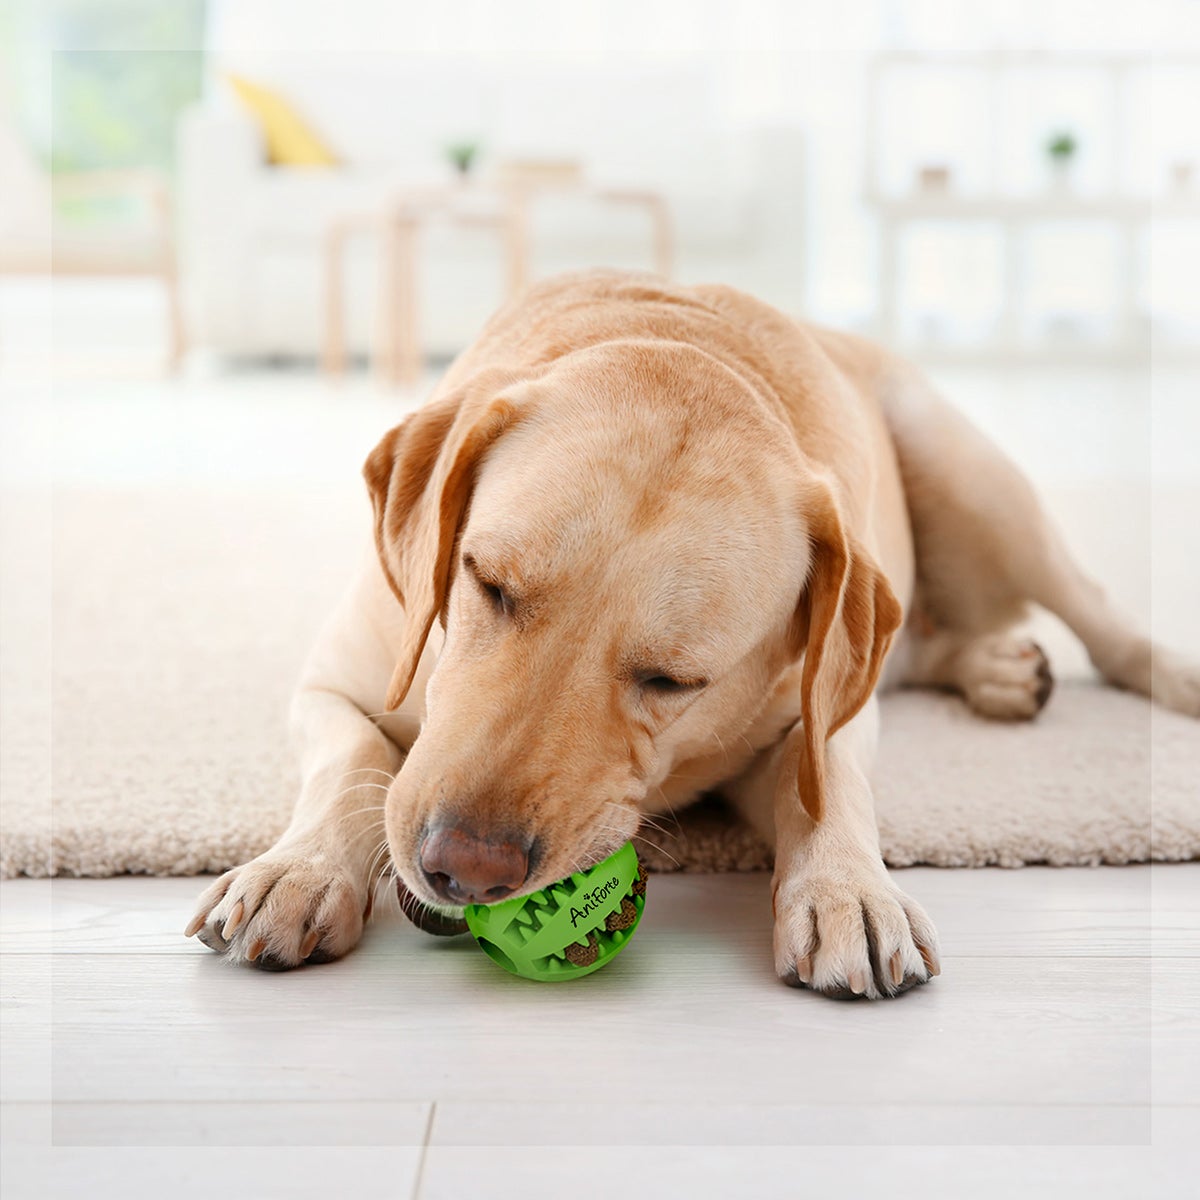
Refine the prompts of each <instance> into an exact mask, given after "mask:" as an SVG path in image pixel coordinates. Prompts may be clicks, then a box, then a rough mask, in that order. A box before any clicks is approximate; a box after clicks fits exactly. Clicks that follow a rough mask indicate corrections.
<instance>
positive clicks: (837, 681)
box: [781, 479, 902, 821]
mask: <svg viewBox="0 0 1200 1200" xmlns="http://www.w3.org/2000/svg"><path fill="white" fill-rule="evenodd" d="M804 500H805V503H804V510H805V517H806V519H807V524H808V530H809V541H810V544H811V548H812V565H811V567H810V568H809V573H808V580H807V584H806V586H805V588H804V591H803V592H802V593H801V596H800V603H799V605H798V606H797V609H796V616H795V622H794V626H793V636H794V639H795V649H796V653H797V655H799V653H800V651H803V652H804V669H803V671H802V673H801V682H800V688H801V716H802V719H803V730H802V741H801V742H800V744H799V746H798V747H797V751H798V757H799V762H798V763H797V765H796V779H797V783H798V784H799V788H800V799H801V801H802V802H803V804H804V807H805V810H806V811H807V812H808V815H809V816H810V817H811V818H812V819H813V820H814V821H819V820H820V819H821V816H822V814H823V813H824V810H825V743H826V741H827V740H828V739H829V738H830V737H831V736H832V735H833V734H835V733H836V732H837V731H838V730H839V729H840V728H841V727H842V726H843V725H845V724H846V722H847V721H849V720H850V718H851V717H853V716H854V715H855V713H857V712H858V710H859V709H860V708H862V706H863V705H864V704H866V702H867V700H868V699H869V698H870V696H871V692H872V691H873V690H874V687H875V684H876V681H877V680H878V679H879V672H880V670H881V668H882V667H883V660H884V658H885V656H886V655H887V651H888V647H889V646H890V645H891V641H892V637H893V635H894V634H895V632H896V630H897V629H898V628H899V627H900V621H901V617H902V613H901V609H900V604H899V602H898V601H897V599H896V597H895V594H894V593H893V592H892V589H891V587H890V585H889V584H888V581H887V580H886V579H885V578H884V576H883V573H882V572H881V571H880V569H879V568H878V567H877V566H876V565H875V563H874V561H873V560H872V559H871V556H870V555H869V554H868V553H867V551H866V550H865V549H864V547H863V546H862V545H861V544H860V543H859V542H858V540H857V539H856V538H854V537H852V536H850V535H848V534H847V532H846V530H845V528H844V526H843V523H842V519H841V515H840V513H839V511H838V506H837V501H836V500H835V498H834V493H833V490H832V488H831V487H830V486H829V485H828V484H827V483H826V482H825V481H824V480H821V479H813V480H812V481H811V483H810V485H809V486H808V487H807V488H806V492H805V498H804ZM781 786H788V784H787V782H786V781H785V780H781Z"/></svg>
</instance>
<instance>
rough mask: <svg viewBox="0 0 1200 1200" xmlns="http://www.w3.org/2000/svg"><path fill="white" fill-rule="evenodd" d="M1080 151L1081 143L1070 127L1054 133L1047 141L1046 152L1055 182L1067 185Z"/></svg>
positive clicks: (1063, 185)
mask: <svg viewBox="0 0 1200 1200" xmlns="http://www.w3.org/2000/svg"><path fill="white" fill-rule="evenodd" d="M1078 151H1079V143H1078V142H1077V141H1076V140H1075V135H1074V134H1073V133H1072V132H1071V131H1070V130H1069V129H1062V130H1059V131H1058V132H1057V133H1052V134H1051V135H1050V137H1049V139H1048V140H1047V142H1046V154H1047V156H1048V157H1049V159H1050V170H1051V172H1052V175H1053V178H1054V182H1055V183H1056V184H1057V185H1058V186H1059V187H1065V186H1066V185H1067V184H1068V183H1069V182H1070V176H1071V164H1072V162H1074V161H1075V155H1076V154H1077V153H1078Z"/></svg>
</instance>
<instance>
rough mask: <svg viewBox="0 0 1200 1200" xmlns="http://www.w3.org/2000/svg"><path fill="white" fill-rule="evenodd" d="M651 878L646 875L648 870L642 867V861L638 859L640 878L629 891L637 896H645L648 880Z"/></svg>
mask: <svg viewBox="0 0 1200 1200" xmlns="http://www.w3.org/2000/svg"><path fill="white" fill-rule="evenodd" d="M648 878H649V876H648V875H647V874H646V868H645V867H643V866H642V860H641V859H640V858H639V859H638V877H637V879H636V880H635V881H634V884H633V887H631V888H630V889H629V890H630V891H631V892H632V893H633V894H634V895H635V896H644V895H645V894H646V880H647V879H648Z"/></svg>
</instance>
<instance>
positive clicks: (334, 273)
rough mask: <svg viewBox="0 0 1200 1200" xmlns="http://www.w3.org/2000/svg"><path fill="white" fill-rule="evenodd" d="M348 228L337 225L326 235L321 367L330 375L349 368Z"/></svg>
mask: <svg viewBox="0 0 1200 1200" xmlns="http://www.w3.org/2000/svg"><path fill="white" fill-rule="evenodd" d="M345 250H346V228H345V226H343V225H335V226H334V227H333V228H332V229H330V230H329V232H328V234H326V236H325V339H324V346H323V347H322V353H321V366H322V368H323V369H324V371H325V373H326V374H327V375H340V374H342V372H343V371H344V370H345V369H346V315H345V307H344V300H343V292H344V286H343V284H344V281H343V279H342V268H343V258H344V256H345Z"/></svg>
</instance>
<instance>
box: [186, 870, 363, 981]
mask: <svg viewBox="0 0 1200 1200" xmlns="http://www.w3.org/2000/svg"><path fill="white" fill-rule="evenodd" d="M369 912H370V907H369V901H368V895H367V891H366V888H365V886H364V885H363V884H362V883H360V882H358V881H357V880H356V879H355V878H354V876H353V875H352V874H351V872H350V871H349V870H348V869H347V868H346V867H345V866H343V865H342V864H340V863H338V862H336V861H334V860H332V859H328V858H326V857H324V856H322V855H320V854H307V855H306V854H302V853H285V852H282V851H280V850H269V851H268V852H267V853H266V854H263V855H261V856H260V857H258V858H256V859H254V860H253V861H251V862H248V863H246V865H245V866H242V867H235V868H234V869H233V870H232V871H227V872H226V873H225V874H224V875H222V876H221V878H220V879H218V880H217V881H216V882H215V883H214V884H213V885H212V886H211V887H210V888H208V889H207V890H206V891H205V892H204V893H203V894H202V895H201V897H200V901H199V906H198V907H197V910H196V915H195V916H194V917H193V918H192V919H191V921H190V922H189V924H188V927H187V929H186V930H184V934H185V936H187V937H192V936H195V937H198V938H199V939H200V941H202V942H203V943H204V944H205V945H206V946H208V947H209V948H210V949H212V950H215V951H216V952H217V953H218V954H224V955H225V956H226V957H227V958H229V959H231V960H232V961H234V962H245V963H253V964H254V965H255V966H257V967H261V968H262V969H264V970H267V971H286V970H290V969H291V968H292V967H299V966H303V965H304V964H306V963H325V962H331V961H332V960H333V959H335V958H341V956H342V955H343V954H345V953H346V952H347V951H349V950H351V949H353V948H354V946H355V945H357V943H358V940H359V938H360V937H361V936H362V931H363V922H364V921H365V920H366V918H367V916H368V915H369Z"/></svg>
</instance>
